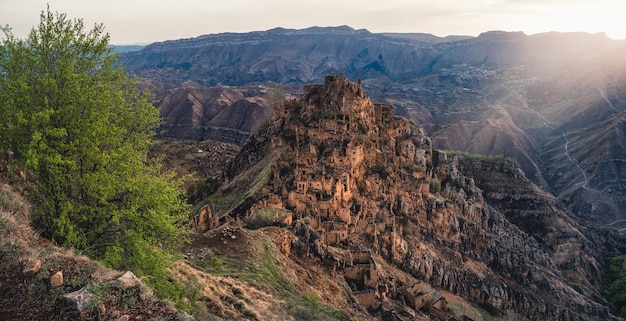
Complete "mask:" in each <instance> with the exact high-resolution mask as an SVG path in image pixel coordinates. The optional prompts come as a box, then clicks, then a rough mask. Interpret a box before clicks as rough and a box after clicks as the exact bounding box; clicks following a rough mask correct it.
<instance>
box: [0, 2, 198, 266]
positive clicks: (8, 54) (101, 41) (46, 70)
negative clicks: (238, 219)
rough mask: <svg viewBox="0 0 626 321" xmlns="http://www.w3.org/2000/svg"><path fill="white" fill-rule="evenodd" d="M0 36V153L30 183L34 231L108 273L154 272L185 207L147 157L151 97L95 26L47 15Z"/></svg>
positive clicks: (176, 184) (170, 178)
mask: <svg viewBox="0 0 626 321" xmlns="http://www.w3.org/2000/svg"><path fill="white" fill-rule="evenodd" d="M2 31H3V32H4V36H5V37H4V38H3V39H2V42H1V43H0V150H4V151H11V152H12V153H13V155H14V156H13V161H14V162H15V163H16V164H17V165H18V166H20V167H22V168H24V169H25V170H26V171H27V173H28V175H29V176H30V177H31V178H32V181H33V184H34V188H33V196H34V197H35V200H36V209H35V211H34V216H35V217H34V219H35V223H36V225H38V227H40V228H42V229H43V230H44V233H45V234H46V235H48V236H49V237H51V238H52V239H53V240H54V241H55V242H57V243H59V244H61V245H64V246H67V247H74V248H75V249H77V250H80V251H83V252H84V253H86V254H89V255H91V256H94V257H96V258H99V259H102V260H103V261H104V262H105V263H106V264H108V265H109V266H112V267H115V268H131V269H133V270H136V271H137V270H139V272H140V274H150V273H153V272H154V271H156V270H155V269H159V268H161V269H162V267H163V266H164V264H162V263H160V262H152V261H154V258H162V259H166V258H167V256H168V255H167V251H163V249H165V245H172V244H175V243H176V242H177V241H178V240H180V239H181V238H180V230H181V229H180V226H181V224H183V222H185V221H186V218H187V209H188V206H187V205H186V203H185V201H184V198H183V197H181V196H182V195H181V189H180V187H181V182H180V181H178V180H174V175H173V173H162V171H161V166H160V164H159V163H157V162H155V161H152V160H150V159H149V158H148V156H147V155H148V150H149V148H150V146H151V144H152V138H153V136H154V134H155V132H156V129H157V127H158V126H159V124H160V122H161V120H160V115H159V111H158V110H157V109H156V108H155V107H154V106H153V105H152V104H151V103H150V99H151V98H152V96H151V95H150V94H149V93H148V92H145V91H140V90H137V88H136V81H135V80H134V79H133V78H130V77H129V76H128V75H127V74H126V73H125V72H124V70H123V69H122V68H120V67H118V66H117V65H116V60H117V56H116V55H114V54H112V49H110V48H109V47H108V41H109V36H108V34H106V33H104V28H103V26H102V25H95V26H94V27H93V29H91V30H86V29H85V26H84V24H83V22H82V20H80V19H76V20H70V19H68V18H67V17H66V15H65V14H60V13H52V12H50V9H49V8H48V9H47V10H46V11H44V12H42V13H41V21H40V24H39V26H38V27H36V28H33V29H32V30H31V32H30V33H29V35H28V36H27V38H26V39H25V40H21V39H16V38H15V37H14V36H13V35H12V33H11V30H10V28H9V27H3V28H2ZM142 272H143V273H142Z"/></svg>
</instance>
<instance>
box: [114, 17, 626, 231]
mask: <svg viewBox="0 0 626 321" xmlns="http://www.w3.org/2000/svg"><path fill="white" fill-rule="evenodd" d="M120 61H121V63H122V64H123V65H124V66H125V68H126V69H127V70H128V71H130V72H132V73H134V74H136V75H138V76H139V77H142V78H145V79H148V80H149V82H150V83H151V84H153V85H155V86H156V87H157V97H158V98H159V103H158V105H159V106H160V107H161V108H162V110H163V112H164V113H166V114H167V115H168V116H169V119H170V120H169V121H168V124H167V127H166V128H170V129H173V128H179V129H180V128H187V129H191V130H185V131H184V132H186V134H185V135H186V136H184V137H183V138H185V139H226V140H230V141H234V142H237V143H242V141H243V140H244V139H245V136H246V135H247V134H249V132H250V131H252V130H254V128H258V126H259V125H260V124H261V123H262V122H263V121H264V120H265V119H267V117H269V115H270V114H271V112H270V111H269V109H268V108H269V107H268V104H267V101H268V100H267V94H268V90H269V88H271V87H273V86H274V87H275V86H280V87H283V88H285V89H286V90H287V92H288V93H290V94H292V95H299V93H300V92H301V90H302V85H303V84H308V83H319V82H321V81H322V79H323V78H324V77H325V75H327V74H329V73H334V74H338V73H342V74H344V75H345V76H346V77H347V78H349V79H352V80H356V79H360V80H361V81H362V84H363V87H364V89H365V90H366V92H367V93H368V95H369V96H371V97H372V99H373V100H375V101H378V102H384V103H391V104H393V105H394V106H395V107H396V111H397V113H398V114H400V115H403V116H406V117H408V118H410V119H413V120H414V121H415V122H416V123H417V124H418V125H420V126H422V127H423V128H425V129H426V131H427V133H428V134H429V135H430V136H431V137H432V139H433V144H434V147H435V148H439V149H451V150H462V151H468V152H472V153H480V154H491V155H499V154H502V155H504V156H508V157H514V158H516V159H517V160H518V161H519V163H520V165H521V167H522V168H523V170H524V171H525V173H526V175H527V176H528V177H529V178H531V179H532V180H533V181H534V182H535V183H537V184H538V185H540V186H542V187H544V188H545V189H547V190H549V191H551V192H552V193H554V194H555V195H556V196H557V197H558V198H559V199H560V200H562V201H563V202H564V203H565V204H566V205H567V206H568V207H569V208H570V209H571V210H572V211H573V212H574V213H576V214H577V215H578V216H580V217H582V218H585V219H587V220H591V221H594V222H595V223H601V224H605V223H611V222H614V221H618V220H621V219H626V214H622V213H626V195H624V193H625V192H626V133H625V132H624V131H625V130H626V121H625V120H626V42H625V41H616V40H611V39H609V38H607V37H606V36H605V35H604V34H586V33H544V34H538V35H532V36H528V35H525V34H523V33H515V32H501V31H490V32H486V33H483V34H481V35H480V36H478V37H464V36H450V37H443V38H442V37H436V36H433V35H428V34H390V33H385V34H377V33H371V32H368V31H367V30H354V29H352V28H350V27H346V26H342V27H333V28H319V27H313V28H308V29H302V30H292V29H282V28H276V29H272V30H268V31H260V32H250V33H223V34H215V35H205V36H200V37H197V38H193V39H182V40H172V41H166V42H161V43H154V44H151V45H148V46H146V47H145V48H143V49H142V50H139V51H131V52H124V53H122V55H121V59H120ZM190 83H193V84H194V85H193V86H191V87H190V85H189V84H190ZM233 87H245V88H247V89H236V90H240V92H241V93H242V94H241V95H240V96H236V95H235V96H233V95H230V96H229V95H227V94H226V93H228V92H232V91H233V90H235V89H233ZM243 92H245V93H247V94H243ZM210 93H211V94H210ZM210 95H213V96H210ZM200 96H202V97H204V98H203V99H197V98H198V97H200ZM209 96H210V97H209ZM211 97H213V98H211ZM220 97H222V98H220ZM224 97H235V98H237V97H238V98H237V99H224ZM208 101H213V102H214V103H204V102H208ZM244 101H245V102H248V103H250V105H246V104H243V102H244ZM215 102H219V104H220V106H221V107H219V108H220V113H222V116H220V117H221V118H218V119H214V118H213V117H215V115H217V114H215V113H214V112H207V111H208V110H209V109H211V108H213V110H214V111H215V106H216V105H215ZM231 106H232V107H231ZM245 106H255V107H253V108H257V109H258V108H259V107H258V106H264V107H265V108H266V111H264V112H260V111H257V112H255V115H257V116H254V117H250V116H249V112H248V111H246V112H244V110H247V109H246V107H245ZM229 108H235V109H232V110H229ZM251 108H252V107H251ZM185 115H186V116H185ZM193 115H196V116H193ZM198 115H202V117H198ZM224 115H228V117H225V116H224ZM194 117H195V118H194ZM238 117H239V118H238ZM251 119H252V120H251ZM218 120H219V121H218ZM217 123H219V125H215V124H217ZM215 127H219V128H220V129H219V131H221V132H222V134H223V132H224V131H229V130H233V131H239V133H240V134H241V135H243V136H239V137H238V138H237V139H233V138H232V137H230V138H221V137H220V136H222V137H229V136H228V135H222V134H218V135H213V134H211V133H210V132H207V130H206V129H207V128H215ZM170 133H171V136H174V137H176V135H177V134H176V133H177V131H175V130H171V131H170ZM616 226H619V225H616Z"/></svg>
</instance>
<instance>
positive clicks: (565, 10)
mask: <svg viewBox="0 0 626 321" xmlns="http://www.w3.org/2000/svg"><path fill="white" fill-rule="evenodd" d="M546 8H547V7H543V8H542V9H543V10H542V11H544V12H543V14H542V16H543V17H545V18H546V19H544V20H542V21H541V24H543V25H544V27H548V28H549V29H553V30H554V31H562V32H569V31H582V32H589V33H598V32H605V33H606V34H607V36H609V37H610V38H613V39H626V20H624V18H623V14H624V9H626V3H622V2H618V1H607V2H600V3H595V2H591V1H588V2H587V1H586V2H576V1H573V2H571V3H564V4H561V5H559V6H556V5H554V6H552V7H551V8H549V9H548V10H549V12H547V10H545V9H546Z"/></svg>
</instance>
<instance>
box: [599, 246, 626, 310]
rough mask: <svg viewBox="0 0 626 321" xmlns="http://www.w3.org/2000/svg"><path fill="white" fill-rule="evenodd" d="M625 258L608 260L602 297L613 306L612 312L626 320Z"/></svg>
mask: <svg viewBox="0 0 626 321" xmlns="http://www.w3.org/2000/svg"><path fill="white" fill-rule="evenodd" d="M625 259H626V256H616V257H614V258H612V259H610V260H609V262H608V264H607V271H606V278H605V283H606V290H605V291H604V296H605V298H606V299H607V301H609V302H610V303H611V304H612V305H613V310H614V312H615V313H617V315H618V316H619V317H621V318H626V267H625V266H624V263H625Z"/></svg>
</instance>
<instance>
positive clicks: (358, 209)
mask: <svg viewBox="0 0 626 321" xmlns="http://www.w3.org/2000/svg"><path fill="white" fill-rule="evenodd" d="M259 164H261V165H259ZM262 164H267V165H262ZM470 165H471V164H469V165H468V164H466V162H461V164H460V163H459V157H458V156H450V157H448V155H446V153H444V152H442V151H437V150H435V149H433V146H432V144H431V140H430V139H429V138H428V137H427V136H426V135H425V134H424V132H423V131H422V130H421V129H420V128H418V127H416V126H414V125H413V124H412V123H411V122H409V121H408V120H407V119H404V118H401V117H397V116H395V115H394V113H393V106H390V105H380V104H374V103H372V102H371V100H370V99H369V98H368V97H367V96H366V94H365V92H364V91H363V90H362V89H361V86H360V83H359V82H358V81H357V83H351V82H349V81H347V80H346V79H345V77H343V76H342V75H339V76H327V77H326V79H325V83H324V85H313V86H305V87H304V91H303V94H302V96H301V98H300V99H299V100H292V101H288V102H286V103H285V104H284V105H282V106H281V107H280V108H277V109H275V110H274V113H273V119H272V122H271V124H269V125H268V126H267V127H266V128H263V129H262V130H260V131H259V133H258V134H256V135H254V136H253V137H251V139H250V140H249V141H248V143H247V144H246V145H244V146H243V148H242V152H241V153H240V154H239V156H238V157H237V158H236V159H235V161H234V162H233V163H232V164H231V165H230V167H229V169H228V171H227V173H226V175H225V178H224V182H223V185H222V187H221V191H222V193H223V194H222V195H227V194H228V193H229V191H230V192H231V193H235V192H236V193H241V194H242V195H247V197H245V198H244V199H243V200H241V201H240V202H239V203H236V204H233V205H231V206H230V207H229V208H228V209H227V210H226V211H227V213H223V214H229V215H230V216H231V217H235V218H236V219H241V220H246V219H247V218H248V217H251V216H252V215H254V214H255V212H256V211H259V210H261V209H264V210H265V211H270V212H271V211H272V209H275V210H280V211H285V210H287V211H291V212H292V213H293V219H294V222H293V224H292V225H291V226H292V230H293V232H294V235H295V236H296V240H297V241H295V242H294V244H292V246H291V253H292V254H293V255H310V256H317V257H319V258H320V260H324V261H325V262H331V264H333V265H334V267H335V268H336V269H338V270H339V271H342V272H343V275H344V277H345V279H346V282H348V284H350V285H351V291H352V295H353V296H354V298H355V299H356V300H357V301H358V302H359V303H360V304H361V306H362V307H363V308H366V309H368V310H369V311H371V312H372V314H374V315H379V316H385V315H390V313H392V312H393V313H395V312H394V311H397V310H398V309H399V310H404V311H405V312H406V313H405V315H416V314H415V313H419V311H422V312H425V313H428V314H430V315H436V316H437V317H438V318H440V319H444V320H445V319H446V318H447V317H452V316H454V317H461V316H459V315H453V312H452V311H451V310H449V309H448V308H447V305H446V304H445V300H444V302H443V303H441V302H440V301H441V298H439V299H437V300H431V299H432V298H431V297H429V298H428V300H427V299H425V297H423V296H424V295H425V294H424V293H423V292H420V291H410V290H407V289H418V288H419V289H421V288H424V287H422V286H419V285H416V284H419V283H427V284H429V285H430V286H431V287H432V288H434V289H439V290H444V291H447V292H450V293H454V294H456V295H458V296H460V297H462V298H464V299H466V300H468V301H470V302H472V303H474V304H477V305H480V306H482V307H488V308H489V309H493V310H494V311H498V312H499V313H503V314H505V315H508V316H511V317H512V318H513V317H515V318H520V319H524V320H526V319H528V320H611V319H614V317H613V316H612V315H611V314H610V312H609V308H608V307H607V306H606V303H605V302H604V301H602V299H601V298H600V295H599V293H600V291H599V286H600V273H601V271H600V266H601V264H600V261H599V260H600V259H601V256H600V254H599V253H601V251H602V250H604V248H603V245H602V244H600V242H598V241H597V240H596V239H594V238H597V237H598V236H597V235H593V233H591V232H590V231H589V230H588V229H586V228H584V227H582V226H581V225H579V224H578V223H576V222H575V221H574V220H572V219H571V218H570V217H569V216H568V214H567V213H566V212H565V211H564V210H563V209H562V208H560V207H559V206H558V205H556V204H557V202H556V200H555V199H554V198H550V197H549V196H547V194H545V193H543V192H541V193H540V191H539V190H538V188H536V187H534V185H532V184H531V183H530V182H528V181H527V180H525V178H524V176H523V173H522V172H521V170H519V168H518V167H516V166H514V165H511V166H512V167H511V168H510V173H509V172H507V171H509V168H508V167H507V168H489V169H482V171H483V172H484V171H490V172H493V173H497V172H498V171H503V172H505V173H508V174H507V175H509V178H508V179H509V180H511V181H516V180H517V181H520V182H524V184H525V185H524V186H526V189H525V190H524V191H523V193H522V192H521V191H520V190H517V191H511V190H509V189H506V188H504V187H502V188H500V189H495V188H491V187H490V186H488V188H487V189H486V192H485V191H484V190H482V189H481V188H480V187H481V184H487V183H485V182H484V181H483V180H482V179H481V180H479V181H477V180H476V179H474V178H472V177H470V176H469V175H467V176H466V173H471V174H477V173H478V171H479V170H477V169H474V167H472V166H470ZM240 173H243V174H240ZM242 175H246V177H255V178H254V179H251V178H249V179H248V180H250V181H252V180H253V182H251V183H249V185H254V186H257V187H255V188H256V190H255V191H254V192H245V193H244V192H242V191H241V190H236V186H235V185H237V184H235V183H233V182H241V181H242V180H243V179H244V178H242ZM484 176H488V175H486V174H484V173H483V175H482V176H481V177H484ZM238 185H241V184H238ZM258 186H260V187H258ZM534 189H537V190H534ZM485 193H486V194H487V195H485ZM532 193H538V194H537V195H540V196H536V197H529V196H528V195H534V194H532ZM525 206H528V207H532V206H535V211H534V212H533V211H532V210H530V211H525V212H520V211H517V212H516V209H520V208H523V207H525ZM529 220H530V221H529ZM533 222H534V223H533ZM533 224H534V225H533ZM364 249H367V251H365V252H364V251H363V250H364ZM364 253H365V254H364ZM376 258H380V259H382V260H384V261H385V262H387V264H391V265H392V266H394V267H395V268H398V269H400V270H403V271H405V272H408V273H409V274H410V275H411V277H412V279H410V280H406V279H401V278H397V277H396V276H395V275H394V274H392V272H390V271H387V270H383V269H381V268H380V267H379V266H380V263H376V262H377V261H376ZM401 280H403V281H401ZM405 301H409V302H413V304H412V306H406V305H404V304H403V303H402V302H405ZM435 303H436V304H435ZM418 310H419V311H418Z"/></svg>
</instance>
